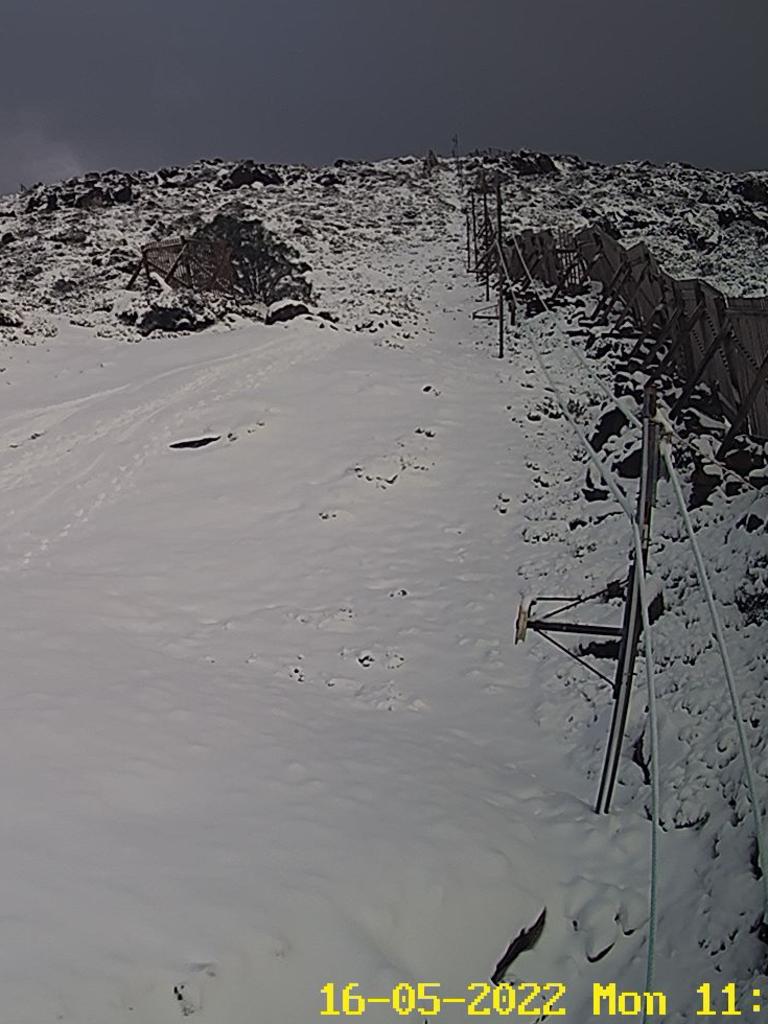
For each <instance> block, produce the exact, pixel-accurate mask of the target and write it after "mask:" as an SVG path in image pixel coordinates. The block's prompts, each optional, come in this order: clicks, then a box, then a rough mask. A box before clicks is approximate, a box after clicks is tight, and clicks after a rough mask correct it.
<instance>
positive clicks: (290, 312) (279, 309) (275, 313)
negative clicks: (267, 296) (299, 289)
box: [264, 299, 309, 324]
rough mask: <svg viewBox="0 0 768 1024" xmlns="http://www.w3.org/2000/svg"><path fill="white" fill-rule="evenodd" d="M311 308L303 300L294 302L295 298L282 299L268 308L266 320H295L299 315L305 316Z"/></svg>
mask: <svg viewBox="0 0 768 1024" xmlns="http://www.w3.org/2000/svg"><path fill="white" fill-rule="evenodd" d="M306 313H309V309H308V308H307V307H306V306H305V305H304V303H303V302H294V301H293V299H281V300H280V301H279V302H273V303H272V305H271V306H270V307H269V309H268V310H267V315H266V316H265V318H264V322H265V323H267V324H280V323H285V322H286V321H287V320H294V319H295V318H296V317H297V316H304V315H305V314H306Z"/></svg>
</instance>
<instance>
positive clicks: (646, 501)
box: [595, 385, 659, 814]
mask: <svg viewBox="0 0 768 1024" xmlns="http://www.w3.org/2000/svg"><path fill="white" fill-rule="evenodd" d="M656 404H657V399H656V388H655V387H654V386H653V385H648V386H647V387H646V389H645V396H644V399H643V466H642V477H641V485H640V493H639V494H638V500H637V523H638V526H639V529H640V538H641V548H642V556H643V564H642V565H641V566H638V565H637V561H636V559H634V558H633V560H632V566H631V568H630V571H629V581H628V583H627V603H626V605H625V607H624V621H623V623H622V638H621V645H620V648H619V661H618V665H617V666H616V677H615V681H614V694H613V695H614V704H613V716H612V719H611V731H610V734H609V737H608V747H607V749H606V752H605V762H604V765H603V774H602V777H601V779H600V789H599V791H598V795H597V803H596V805H595V812H596V813H597V814H607V813H608V812H609V810H610V806H611V798H612V797H613V790H614V787H615V785H616V778H617V775H618V771H619V761H620V760H621V748H622V744H623V742H624V733H625V731H626V727H627V716H628V714H629V702H630V696H631V692H632V679H633V676H634V670H635V661H636V659H637V647H638V642H639V640H640V635H641V631H642V615H641V612H640V587H639V583H638V575H637V574H638V572H642V573H645V571H646V567H647V564H648V548H649V546H650V542H651V515H652V512H653V507H654V505H655V503H656V486H657V483H658V477H659V425H658V423H657V422H656Z"/></svg>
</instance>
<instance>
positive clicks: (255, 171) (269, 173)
mask: <svg viewBox="0 0 768 1024" xmlns="http://www.w3.org/2000/svg"><path fill="white" fill-rule="evenodd" d="M256 183H258V184H260V185H282V184H283V179H282V178H281V177H280V175H279V174H278V173H277V171H276V170H275V169H274V167H264V165H263V164H256V163H254V162H253V160H243V162H242V163H239V164H237V165H236V166H235V167H233V168H232V170H231V171H230V172H229V174H228V175H227V176H226V177H225V178H224V179H223V181H222V182H221V186H220V187H221V188H222V189H224V190H225V191H229V190H231V189H236V188H243V186H244V185H254V184H256Z"/></svg>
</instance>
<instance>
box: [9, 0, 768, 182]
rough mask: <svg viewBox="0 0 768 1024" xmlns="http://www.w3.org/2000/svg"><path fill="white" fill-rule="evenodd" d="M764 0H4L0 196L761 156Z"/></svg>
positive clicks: (767, 92)
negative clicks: (272, 166)
mask: <svg viewBox="0 0 768 1024" xmlns="http://www.w3.org/2000/svg"><path fill="white" fill-rule="evenodd" d="M766 39H768V3H767V2H766V0H274V2H267V0H127V2H126V0H0V140H1V142H2V148H1V149H0V191H9V190H12V189H16V188H17V187H18V185H19V182H24V183H25V184H30V183H32V182H33V181H37V180H46V179H54V178H58V177H62V176H67V175H72V174H76V173H81V172H83V171H85V170H90V169H99V168H102V169H103V168H108V167H123V168H126V169H128V168H132V167H157V166H159V165H162V164H167V163H185V162H188V161H190V160H193V159H196V158H198V157H201V156H222V157H227V158H233V157H241V156H242V157H246V156H247V157H252V158H254V159H257V160H262V161H266V162H271V161H274V162H297V163H303V162H306V163H317V162H328V161H331V160H333V159H335V158H336V157H338V156H346V157H362V158H376V157H381V156H388V155H398V154H403V153H408V152H415V153H423V152H425V151H426V150H427V149H428V148H430V147H433V148H435V149H438V150H441V151H443V152H448V151H450V147H451V142H450V140H451V137H452V135H453V134H454V132H458V134H459V138H460V145H461V147H462V149H469V148H474V147H485V146H500V147H503V148H515V149H516V148H519V147H529V148H533V149H543V150H547V151H550V152H576V153H579V154H581V155H582V156H585V157H588V158H591V159H602V160H607V161H614V160H622V159H632V158H637V159H651V160H657V161H664V160H673V159H674V160H684V161H688V162H690V163H696V164H703V165H709V166H717V167H730V168H735V169H744V168H756V167H766V166H768V131H766V126H767V125H768V70H766V69H767V68H768V61H766V56H765V46H766Z"/></svg>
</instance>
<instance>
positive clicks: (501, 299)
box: [496, 171, 504, 359]
mask: <svg viewBox="0 0 768 1024" xmlns="http://www.w3.org/2000/svg"><path fill="white" fill-rule="evenodd" d="M501 219H502V218H501V175H500V174H499V172H498V171H497V172H496V256H497V261H496V270H497V277H498V279H499V359H503V358H504V274H503V272H502V266H501V263H502V259H503V252H504V250H503V249H502V233H501Z"/></svg>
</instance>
